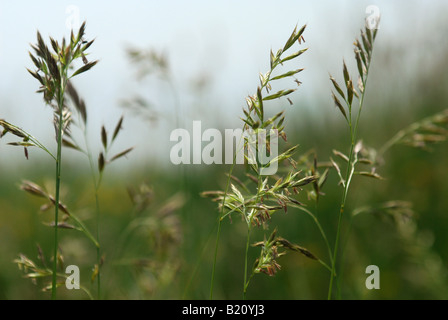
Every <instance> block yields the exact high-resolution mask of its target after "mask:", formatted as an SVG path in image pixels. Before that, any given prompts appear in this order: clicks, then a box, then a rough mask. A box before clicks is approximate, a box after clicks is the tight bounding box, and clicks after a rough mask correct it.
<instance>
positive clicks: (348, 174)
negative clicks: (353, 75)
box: [328, 61, 370, 300]
mask: <svg viewBox="0 0 448 320" xmlns="http://www.w3.org/2000/svg"><path fill="white" fill-rule="evenodd" d="M369 68H370V61H369V64H368V65H367V67H366V75H365V80H364V81H363V87H364V90H363V91H362V94H361V97H360V99H359V108H358V115H357V117H356V122H355V127H354V128H353V126H352V119H351V106H350V107H349V109H350V118H349V126H350V140H351V143H350V155H349V161H348V164H347V172H346V175H345V185H344V191H343V193H342V200H341V207H340V210H339V216H338V226H337V232H336V240H335V245H334V251H333V261H332V266H331V278H330V285H329V288H328V300H331V298H332V293H333V280H334V278H335V277H336V261H337V260H336V259H337V255H338V250H339V239H340V235H341V229H342V216H343V214H344V210H345V206H346V201H347V195H348V191H349V188H350V183H351V181H352V178H353V174H354V172H355V164H356V160H354V149H355V142H356V139H357V135H358V126H359V119H360V118H361V112H362V107H363V105H364V97H365V92H366V86H367V79H368V75H369Z"/></svg>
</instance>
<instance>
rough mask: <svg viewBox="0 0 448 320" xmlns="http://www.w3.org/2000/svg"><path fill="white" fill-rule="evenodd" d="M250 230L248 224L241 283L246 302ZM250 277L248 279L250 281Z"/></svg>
mask: <svg viewBox="0 0 448 320" xmlns="http://www.w3.org/2000/svg"><path fill="white" fill-rule="evenodd" d="M251 231H252V228H251V226H250V224H249V226H248V228H247V240H246V254H245V258H244V283H243V300H246V293H247V287H248V286H249V282H250V280H249V281H248V280H247V259H248V255H249V244H250V234H251ZM251 278H252V277H250V279H251Z"/></svg>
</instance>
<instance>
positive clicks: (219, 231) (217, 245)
mask: <svg viewBox="0 0 448 320" xmlns="http://www.w3.org/2000/svg"><path fill="white" fill-rule="evenodd" d="M235 160H236V154H235V155H234V158H233V163H232V166H231V167H230V171H229V176H228V178H227V183H226V191H225V192H224V196H223V199H222V203H221V212H220V213H219V216H218V230H217V232H216V243H215V253H214V257H213V267H212V278H211V280H210V300H213V285H214V283H215V271H216V261H217V258H218V247H219V237H220V235H221V223H222V219H221V217H222V216H223V215H224V208H225V203H226V196H227V193H228V192H229V187H230V179H231V176H232V172H233V169H234V167H235Z"/></svg>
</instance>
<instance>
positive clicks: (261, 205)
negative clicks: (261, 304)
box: [203, 26, 330, 299]
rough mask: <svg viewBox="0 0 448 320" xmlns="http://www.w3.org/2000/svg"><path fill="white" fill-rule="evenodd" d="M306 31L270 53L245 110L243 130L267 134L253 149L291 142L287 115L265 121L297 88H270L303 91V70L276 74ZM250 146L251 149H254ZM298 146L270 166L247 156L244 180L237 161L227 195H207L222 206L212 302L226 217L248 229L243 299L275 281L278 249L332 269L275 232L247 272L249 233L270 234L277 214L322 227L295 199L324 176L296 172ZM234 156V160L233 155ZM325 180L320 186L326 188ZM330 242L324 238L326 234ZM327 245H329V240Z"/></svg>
mask: <svg viewBox="0 0 448 320" xmlns="http://www.w3.org/2000/svg"><path fill="white" fill-rule="evenodd" d="M305 29H306V26H303V27H301V28H300V29H298V28H297V27H296V28H295V29H294V30H293V32H292V34H291V35H290V37H289V38H288V40H287V41H286V43H285V45H284V46H283V48H281V49H279V50H278V51H277V52H275V53H274V52H273V51H272V50H271V53H270V70H269V71H268V72H267V73H265V74H262V73H261V74H260V86H259V87H258V88H257V90H256V93H255V94H254V95H252V96H249V97H247V98H246V102H247V108H246V109H244V110H243V112H244V118H242V120H243V122H244V126H243V129H244V130H252V132H254V133H255V134H256V135H258V134H260V133H261V132H262V131H263V130H265V131H266V132H269V133H266V138H265V140H264V141H263V143H255V150H256V151H259V150H260V149H263V150H265V151H266V150H267V151H270V142H271V141H274V139H278V138H279V137H280V138H282V139H283V140H284V141H285V142H286V140H287V138H286V133H285V131H284V129H285V123H284V122H285V115H284V112H283V111H282V112H279V113H277V114H275V115H274V116H272V117H267V112H266V109H267V105H268V103H269V102H270V101H271V100H278V99H281V98H285V99H286V100H287V101H288V102H289V103H290V104H292V101H291V100H290V99H289V97H288V96H289V95H290V94H292V93H293V92H294V91H296V88H287V89H282V90H278V91H276V92H272V90H273V89H272V87H273V86H274V85H275V83H276V81H277V80H280V79H286V78H293V79H294V82H295V83H296V86H300V84H301V82H300V81H299V80H297V79H296V78H295V76H297V75H298V74H299V73H300V72H302V71H303V69H302V68H299V69H292V70H289V71H286V72H284V71H278V69H280V67H281V66H283V65H286V64H289V63H292V62H294V61H296V59H297V58H298V57H300V56H301V55H302V54H303V53H304V52H306V51H307V48H305V49H300V50H298V51H294V52H290V49H291V48H292V47H293V46H294V45H295V44H298V45H301V44H302V42H304V39H303V33H304V31H305ZM240 143H243V144H244V149H245V150H249V149H250V148H251V147H253V144H254V142H252V141H249V139H246V138H244V141H242V142H240ZM251 144H252V145H251ZM296 149H297V146H293V147H291V148H287V149H286V150H284V151H283V152H282V153H280V154H279V155H278V156H277V157H275V158H274V159H272V160H271V161H269V163H263V161H261V159H257V160H256V161H252V160H253V159H250V157H251V156H250V155H245V158H246V160H247V161H248V167H249V168H250V173H246V176H245V179H243V178H241V179H239V178H238V177H236V176H234V175H233V170H234V166H235V159H234V161H233V165H232V167H231V169H230V172H229V174H228V179H227V186H226V189H225V191H217V192H205V193H203V195H204V196H211V197H214V200H215V201H217V202H218V203H219V209H220V214H219V218H218V231H217V239H216V247H215V257H214V265H213V270H212V279H211V286H210V287H211V289H210V298H211V299H212V298H213V284H214V273H215V268H216V257H217V251H218V244H219V235H220V229H221V223H222V221H223V219H224V218H226V217H231V216H232V215H235V214H238V215H241V217H242V219H243V221H244V222H245V224H246V226H247V238H246V247H245V248H246V249H245V258H244V260H245V262H244V282H243V297H244V298H246V294H247V289H248V287H249V284H250V281H251V279H252V277H253V276H254V275H255V274H257V273H265V274H268V275H270V276H273V275H274V274H275V273H276V271H277V270H278V269H280V265H279V264H278V262H277V258H279V257H280V256H282V255H283V254H284V253H285V252H279V249H280V248H284V249H289V250H290V251H295V252H299V253H301V254H303V255H304V256H305V257H307V258H310V259H313V260H317V261H319V262H320V263H321V264H322V265H323V266H324V267H326V268H327V269H329V270H330V267H329V266H328V265H327V264H326V263H325V262H323V261H322V260H320V259H318V258H317V257H316V256H315V255H314V254H312V253H311V252H309V251H308V250H307V249H305V248H302V247H301V246H299V245H296V244H292V243H291V242H289V241H288V240H286V239H284V238H282V237H279V236H277V233H278V231H277V229H275V231H274V232H273V233H271V235H270V236H269V237H267V238H266V237H265V239H264V240H263V241H261V242H260V241H258V242H256V243H255V244H253V246H254V247H261V252H260V256H259V258H258V259H257V260H256V261H255V263H254V265H253V268H252V269H251V270H249V267H248V253H249V248H250V243H251V234H252V232H253V229H254V228H255V227H263V228H264V229H267V228H268V226H269V225H270V224H271V223H272V222H271V218H272V216H273V215H274V214H275V213H276V212H278V211H284V212H286V211H287V210H288V207H295V208H299V209H302V210H305V211H306V212H307V213H308V214H310V215H311V216H312V217H313V220H314V221H315V222H316V223H317V225H318V226H319V229H320V230H322V228H321V227H320V224H319V222H318V221H317V219H316V218H315V216H314V215H313V214H312V213H311V212H309V211H308V210H306V209H305V208H304V207H303V206H304V205H303V203H301V202H300V201H298V200H297V198H296V195H297V194H299V193H300V191H301V190H302V188H303V187H305V186H307V185H313V184H318V183H319V180H320V178H321V177H320V176H319V175H317V174H311V173H310V174H308V173H306V172H305V173H304V172H302V171H301V170H297V168H296V167H295V162H294V161H293V160H292V158H291V157H292V156H293V154H294V153H295V151H296ZM235 157H236V155H235ZM274 163H275V164H278V165H285V166H284V167H282V171H281V173H278V174H275V175H272V176H265V175H264V174H263V172H264V170H265V169H266V168H269V167H270V166H271V165H273V164H274ZM242 180H248V182H247V183H243V182H242ZM322 182H323V181H320V183H322ZM322 234H323V236H324V239H325V240H326V237H325V234H324V233H322ZM326 243H327V244H328V242H327V241H326Z"/></svg>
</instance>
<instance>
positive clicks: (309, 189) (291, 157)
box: [203, 20, 448, 299]
mask: <svg viewBox="0 0 448 320" xmlns="http://www.w3.org/2000/svg"><path fill="white" fill-rule="evenodd" d="M378 23H379V20H378V21H376V25H378ZM305 28H306V26H303V27H302V28H300V29H299V30H297V27H296V28H295V29H294V31H293V32H292V34H291V36H290V37H289V38H288V40H287V41H286V43H285V45H284V47H283V48H281V49H279V50H278V51H277V52H275V53H274V52H272V51H271V53H270V66H271V68H270V70H269V71H268V72H267V73H266V74H262V73H261V74H260V85H259V87H258V88H257V90H256V94H254V95H252V96H249V97H248V98H246V102H247V109H244V110H243V112H244V117H243V118H241V119H242V120H243V122H244V125H243V128H244V129H247V128H250V129H252V130H254V131H255V132H258V131H259V130H263V129H273V130H274V131H271V132H275V133H274V134H275V135H277V136H278V137H282V138H283V140H284V141H285V142H286V134H285V132H284V128H285V126H286V125H287V122H286V121H285V116H284V113H283V112H280V113H278V114H276V115H274V116H273V117H270V118H269V117H267V116H266V113H267V112H268V111H267V110H269V107H268V103H269V101H270V100H276V99H280V98H284V99H283V101H284V100H287V101H288V102H289V103H290V104H292V101H291V100H290V99H289V98H288V95H290V94H292V93H293V92H294V91H295V89H291V88H285V89H282V90H278V89H277V91H276V92H275V93H272V92H271V91H272V86H274V84H275V82H276V80H279V79H283V78H291V77H295V76H297V75H298V74H299V73H300V72H301V71H302V70H303V69H289V71H286V72H284V71H277V69H278V67H280V66H284V67H286V65H287V64H288V63H294V62H295V61H296V59H297V58H299V57H300V56H301V55H302V54H303V53H304V52H305V51H306V49H301V50H298V51H295V52H292V53H286V51H287V50H289V49H290V48H291V47H292V46H293V45H295V44H296V43H298V44H299V45H300V44H301V43H302V40H303V33H304V31H305ZM377 32H378V29H377V28H373V29H371V25H370V24H368V23H367V21H366V27H365V28H364V29H363V30H361V33H360V37H359V39H356V40H355V42H354V56H355V61H356V66H357V72H356V77H355V78H353V77H352V76H351V73H350V72H349V70H348V67H347V65H346V63H345V61H344V62H343V68H342V82H338V81H337V80H336V79H335V78H334V77H333V76H331V75H330V81H331V83H332V87H333V88H334V91H333V92H332V100H333V101H334V104H335V106H336V107H337V109H338V110H339V111H340V113H341V115H342V116H343V119H344V120H345V122H346V124H347V127H348V136H349V139H348V141H349V144H348V150H347V151H346V152H348V153H346V152H342V151H338V150H335V149H333V150H332V153H333V157H330V159H329V161H324V162H322V161H318V151H319V150H317V149H316V148H315V149H313V150H311V151H308V152H305V153H303V154H302V155H299V156H297V153H298V150H299V147H298V146H293V147H289V148H286V149H283V150H284V151H282V152H283V153H280V155H279V156H278V157H276V158H274V159H273V160H271V161H270V162H269V163H267V164H262V162H261V161H260V159H257V161H256V162H255V163H253V162H252V163H251V161H250V160H251V159H249V158H250V156H247V155H246V156H245V157H246V160H247V162H248V165H247V166H246V169H247V170H246V171H245V172H243V173H241V174H239V175H237V174H235V171H236V170H235V159H234V163H233V165H232V166H231V169H230V172H229V173H228V179H227V184H226V187H225V190H223V191H207V192H204V193H203V196H210V197H213V200H214V201H216V202H218V208H219V215H218V222H217V224H218V227H217V235H216V246H215V253H214V263H213V266H212V278H211V283H210V299H212V298H213V289H214V282H215V279H214V276H215V269H216V268H217V267H218V266H217V255H218V247H219V245H220V230H221V224H222V223H223V220H224V219H225V218H231V217H232V216H235V215H238V216H241V219H242V220H243V221H244V223H245V224H246V227H247V237H246V240H245V245H244V247H245V256H244V258H243V259H244V270H243V285H242V297H243V298H244V299H246V297H247V290H248V287H249V284H250V282H251V280H252V278H253V277H254V275H256V274H260V273H264V274H266V275H268V276H274V275H275V274H276V273H277V272H278V271H279V270H280V269H281V266H280V264H279V258H280V257H281V256H283V255H285V253H286V252H287V251H295V252H298V253H301V254H302V255H303V256H305V257H307V258H309V259H312V260H316V261H317V262H319V263H320V264H321V265H322V266H323V267H324V268H326V269H327V271H329V285H328V296H327V298H328V299H333V298H336V297H337V298H341V288H340V277H341V275H342V274H343V263H342V261H341V256H342V257H343V256H344V252H345V247H346V246H345V245H344V246H343V248H341V239H342V238H344V240H345V242H347V241H348V239H349V236H350V235H349V230H350V229H348V230H346V231H347V232H346V234H343V233H342V230H344V228H343V227H342V226H343V224H344V223H345V224H348V225H350V226H352V219H353V218H354V217H355V216H357V215H358V214H360V213H365V212H381V214H385V215H388V216H390V217H393V219H394V220H395V221H396V222H397V223H399V222H400V221H401V219H403V218H408V219H409V218H411V217H412V215H413V210H412V206H411V204H410V203H409V202H408V201H397V200H393V201H387V202H384V203H383V204H381V205H379V206H376V207H374V208H373V207H371V206H364V207H361V208H358V209H350V211H352V214H348V213H350V211H349V212H347V211H348V210H347V209H348V208H350V205H349V201H348V200H349V194H350V190H351V186H352V183H353V182H354V181H355V178H358V177H367V178H373V179H377V180H383V179H384V178H383V177H382V176H381V175H380V174H379V173H378V172H377V170H378V168H380V167H381V166H383V165H384V154H385V152H386V151H388V150H389V149H390V148H391V147H392V146H394V145H396V144H408V145H411V146H414V147H419V148H426V147H427V146H428V144H430V143H437V142H441V141H444V140H445V139H446V137H447V133H448V132H447V129H446V126H447V124H448V121H447V120H448V119H447V113H446V110H445V111H443V112H441V113H438V114H436V115H434V116H431V117H429V118H426V119H424V120H422V121H418V122H416V123H414V124H412V125H410V126H409V127H408V128H405V129H403V130H401V131H399V132H398V133H397V134H396V135H395V136H394V137H392V138H391V139H390V140H389V141H387V142H386V143H384V145H383V146H382V147H381V148H379V149H378V150H376V149H374V148H372V147H370V146H367V145H366V144H365V143H364V142H363V140H362V139H360V137H359V127H360V124H361V121H360V120H361V114H362V110H363V108H364V104H365V96H366V92H367V91H366V90H367V82H368V78H369V70H370V67H371V63H372V59H373V48H374V42H375V40H376V36H377ZM294 81H295V82H296V84H297V85H300V84H301V82H300V81H299V80H297V79H295V78H294ZM340 83H342V85H340ZM285 98H286V99H285ZM270 138H272V133H271V136H268V138H267V139H266V140H265V141H263V142H260V141H258V144H257V145H256V148H257V150H258V148H266V149H269V140H270ZM240 143H243V144H244V148H245V150H246V151H247V150H249V149H250V144H251V143H252V144H253V142H251V141H249V140H248V139H244V141H240ZM279 146H280V143H279ZM335 159H336V160H335ZM273 162H277V163H278V164H279V170H278V172H277V173H276V174H274V175H268V176H264V175H263V174H262V170H263V168H264V167H269V166H270V165H272V164H273ZM263 166H264V167H263ZM330 174H336V175H337V177H338V186H339V187H340V188H342V197H341V201H340V205H339V210H337V211H336V210H335V212H334V215H335V216H336V217H337V222H336V223H335V230H336V233H335V234H336V236H335V241H334V243H333V246H331V244H330V242H329V240H328V236H327V231H326V230H324V228H323V227H322V225H321V223H320V221H319V219H318V216H317V214H316V212H315V210H317V208H318V207H319V199H320V197H322V196H323V195H324V193H323V188H324V186H325V187H328V186H327V185H326V182H327V180H328V177H329V175H330ZM301 193H306V198H303V197H302V198H300V194H301ZM313 202H314V205H313ZM313 207H315V208H316V209H312V208H313ZM289 208H291V209H289ZM288 209H289V210H288ZM292 210H295V211H299V212H302V213H305V214H307V215H308V216H309V217H310V218H311V219H312V221H313V222H314V223H315V225H316V231H318V232H319V234H320V235H321V237H322V240H323V243H324V245H325V246H326V250H324V251H327V252H328V257H327V259H328V260H327V261H325V259H320V258H318V257H317V256H316V255H315V254H314V253H311V252H310V251H309V250H308V249H306V248H304V247H302V246H300V245H297V244H293V243H291V242H290V241H288V240H286V239H284V238H283V237H281V236H280V235H279V234H280V232H281V230H278V227H275V220H274V216H275V215H278V212H282V211H284V212H285V213H286V212H288V211H292ZM258 227H262V228H263V229H264V230H266V231H265V233H264V236H263V239H260V240H258V241H256V242H253V240H252V239H251V236H252V234H253V233H254V229H255V228H258ZM269 228H271V229H273V230H271V231H269V232H268V231H267V230H268V229H269ZM399 230H402V229H399ZM221 245H222V244H221ZM251 246H252V247H256V248H259V249H260V254H259V257H258V258H257V259H256V260H255V261H254V262H253V264H252V267H250V265H251V264H250V262H249V261H248V256H249V254H248V252H249V250H250V247H251ZM335 283H338V284H339V285H338V290H337V292H335V288H334V287H335Z"/></svg>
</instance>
